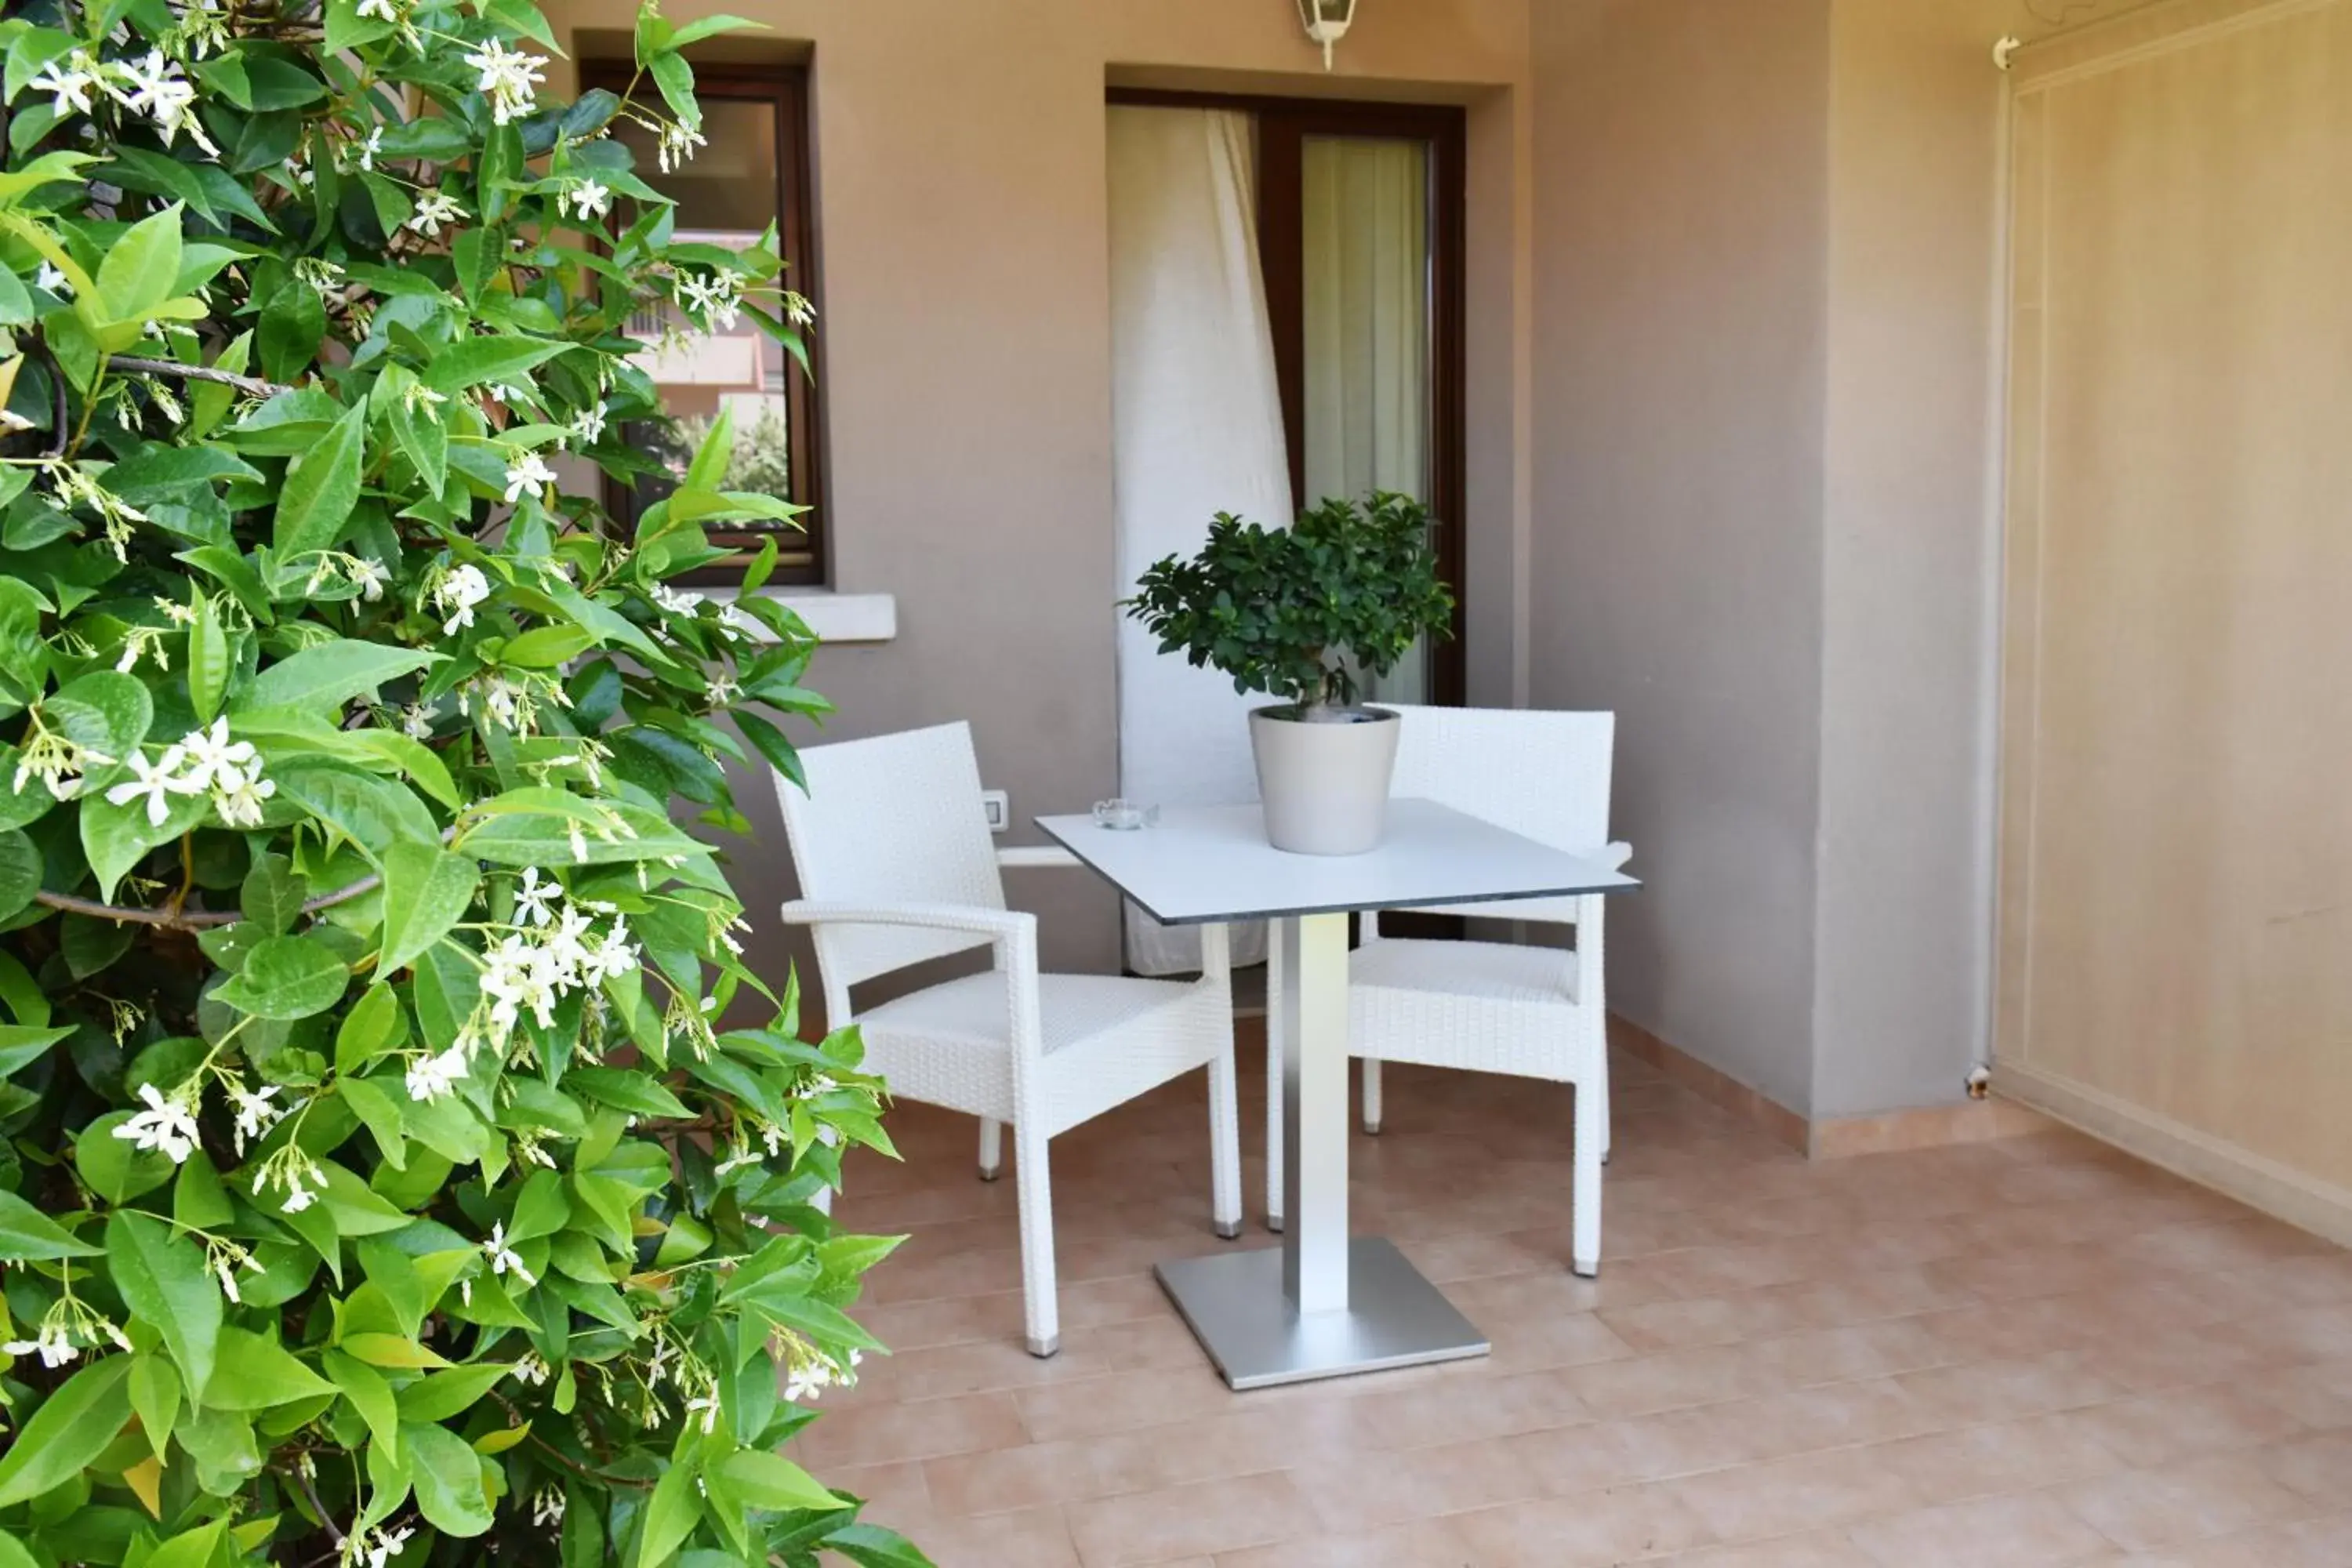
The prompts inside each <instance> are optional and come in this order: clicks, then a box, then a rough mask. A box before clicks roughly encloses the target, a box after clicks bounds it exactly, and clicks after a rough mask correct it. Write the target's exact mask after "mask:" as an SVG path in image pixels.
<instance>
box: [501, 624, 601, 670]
mask: <svg viewBox="0 0 2352 1568" xmlns="http://www.w3.org/2000/svg"><path fill="white" fill-rule="evenodd" d="M594 641H595V638H594V637H593V635H592V634H591V633H590V632H589V631H588V630H587V629H586V628H585V627H582V626H533V627H532V628H531V629H530V630H529V631H527V632H525V633H523V634H522V635H521V636H520V637H516V638H514V639H513V640H512V641H510V642H509V643H508V644H507V646H506V647H503V648H500V649H499V663H500V664H511V665H519V666H520V667H521V668H525V669H552V668H555V667H556V666H557V665H559V664H562V663H563V662H564V661H565V660H566V659H571V658H578V657H579V656H580V655H581V654H582V653H583V652H585V651H586V650H587V648H588V647H589V645H590V644H591V643H593V642H594Z"/></svg>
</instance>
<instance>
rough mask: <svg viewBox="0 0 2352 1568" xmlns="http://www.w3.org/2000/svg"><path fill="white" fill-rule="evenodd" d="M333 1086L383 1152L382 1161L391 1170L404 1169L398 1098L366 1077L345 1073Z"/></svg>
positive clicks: (404, 1134)
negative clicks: (354, 1076) (356, 1076)
mask: <svg viewBox="0 0 2352 1568" xmlns="http://www.w3.org/2000/svg"><path fill="white" fill-rule="evenodd" d="M336 1088H337V1090H338V1091H339V1092H340V1093H341V1095H342V1097H343V1103H344V1104H346V1105H348V1106H350V1107H351V1108H352V1114H353V1115H355V1116H357V1117H358V1118H359V1119H360V1121H362V1123H363V1124H364V1125H365V1126H366V1128H367V1130H368V1131H369V1133H370V1134H371V1135H372V1136H373V1138H374V1139H375V1146H376V1147H377V1148H378V1149H380V1150H382V1151H383V1162H384V1163H385V1164H387V1165H390V1166H391V1167H392V1168H393V1169H394V1170H395V1171H405V1170H406V1169H408V1129H407V1124H406V1123H405V1122H404V1121H403V1120H402V1117H401V1113H400V1102H399V1101H398V1100H394V1099H393V1098H392V1096H390V1095H389V1094H386V1093H385V1092H384V1091H383V1089H380V1088H378V1087H377V1086H376V1085H374V1084H373V1083H371V1082H369V1081H368V1080H367V1079H363V1078H353V1077H352V1076H351V1075H349V1074H348V1073H347V1074H345V1075H344V1076H343V1077H341V1078H340V1079H337V1080H336Z"/></svg>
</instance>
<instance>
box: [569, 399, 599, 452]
mask: <svg viewBox="0 0 2352 1568" xmlns="http://www.w3.org/2000/svg"><path fill="white" fill-rule="evenodd" d="M572 436H573V437H575V438H576V439H577V440H578V441H579V443H580V444H581V445H582V446H583V447H593V446H594V445H595V444H596V443H597V442H599V441H601V440H603V439H604V405H603V404H601V403H599V404H597V405H594V406H593V407H591V408H583V409H582V410H581V411H580V412H579V413H578V414H576V415H574V416H572Z"/></svg>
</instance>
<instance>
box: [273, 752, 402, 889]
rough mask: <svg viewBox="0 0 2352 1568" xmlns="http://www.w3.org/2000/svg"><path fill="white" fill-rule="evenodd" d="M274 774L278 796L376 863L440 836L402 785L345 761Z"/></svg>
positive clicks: (290, 767) (308, 764)
mask: <svg viewBox="0 0 2352 1568" xmlns="http://www.w3.org/2000/svg"><path fill="white" fill-rule="evenodd" d="M272 776H273V777H274V778H276V779H277V781H278V795H280V796H281V797H283V798H284V799H286V800H289V801H292V802H293V803H294V804H295V805H299V806H300V807H301V808H302V809H303V810H305V811H307V812H309V813H310V815H311V816H315V817H317V818H318V819H319V820H320V821H321V822H323V823H325V824H327V825H328V826H331V827H332V828H334V829H335V830H336V831H337V832H339V833H341V834H342V835H343V837H346V838H349V839H350V840H351V841H352V843H354V844H356V845H358V846H359V847H360V849H361V851H362V853H364V854H365V855H366V856H367V857H368V858H370V859H372V860H373V861H375V862H376V863H377V864H378V865H382V864H383V855H384V852H385V851H387V850H389V849H390V848H391V847H393V846H394V844H398V843H401V842H402V841H404V840H405V841H406V842H409V843H412V844H430V843H433V842H435V841H436V840H437V839H438V838H439V837H440V835H439V833H438V832H436V830H435V828H434V826H433V814H432V813H431V812H429V811H427V810H425V804H424V803H423V802H422V801H420V800H418V799H417V798H416V796H415V794H414V793H412V792H411V791H410V790H409V789H408V788H407V787H406V786H405V785H404V784H395V783H394V782H393V781H392V780H390V779H385V778H378V777H377V776H376V775H375V774H373V773H365V772H362V770H360V769H358V768H355V767H352V766H351V765H350V764H349V763H335V762H327V761H323V760H309V761H304V762H299V763H288V764H286V765H285V766H283V767H281V768H278V770H276V772H275V773H273V774H272Z"/></svg>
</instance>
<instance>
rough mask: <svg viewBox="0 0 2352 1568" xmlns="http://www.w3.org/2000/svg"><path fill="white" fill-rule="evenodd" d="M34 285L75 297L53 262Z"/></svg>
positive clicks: (63, 297)
mask: <svg viewBox="0 0 2352 1568" xmlns="http://www.w3.org/2000/svg"><path fill="white" fill-rule="evenodd" d="M49 64H50V68H52V69H54V68H56V65H57V62H56V61H55V60H52V61H50V62H49ZM33 287H34V288H36V289H47V291H48V292H50V293H52V294H55V295H56V296H57V297H58V299H60V300H70V299H72V298H73V284H72V283H70V282H69V281H68V280H67V278H66V275H65V273H64V271H63V270H62V269H60V268H58V266H57V265H56V264H55V263H53V262H47V261H44V262H42V263H41V268H40V270H39V271H37V272H36V273H34V274H33Z"/></svg>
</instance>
